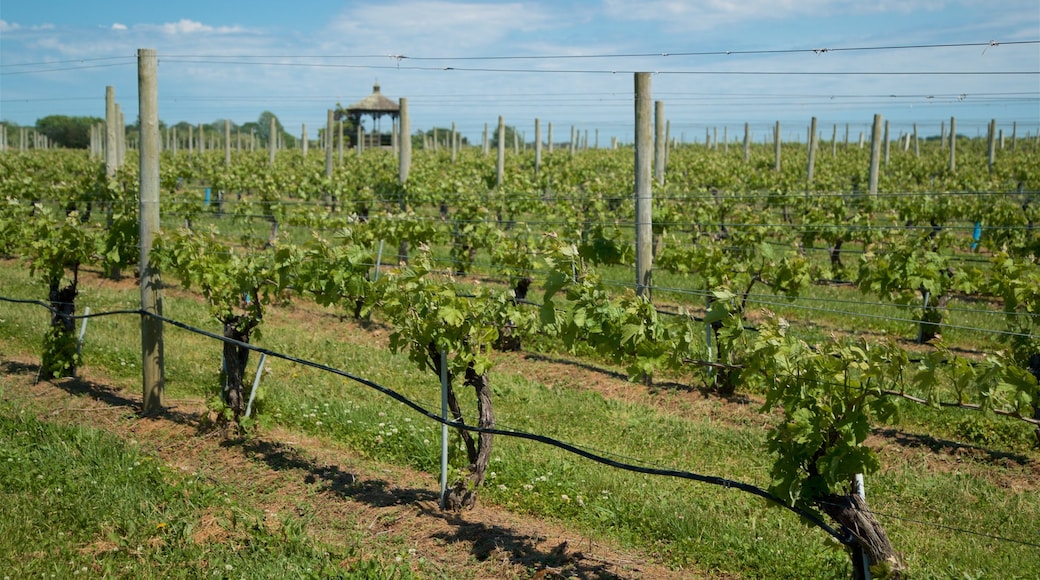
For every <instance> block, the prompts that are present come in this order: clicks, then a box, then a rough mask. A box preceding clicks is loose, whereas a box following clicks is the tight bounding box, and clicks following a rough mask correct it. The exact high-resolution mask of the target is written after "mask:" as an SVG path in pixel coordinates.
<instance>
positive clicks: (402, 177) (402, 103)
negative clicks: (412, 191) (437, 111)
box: [397, 97, 412, 263]
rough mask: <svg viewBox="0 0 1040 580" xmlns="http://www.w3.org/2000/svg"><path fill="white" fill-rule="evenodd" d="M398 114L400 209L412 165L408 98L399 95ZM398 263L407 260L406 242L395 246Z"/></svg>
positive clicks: (405, 199)
mask: <svg viewBox="0 0 1040 580" xmlns="http://www.w3.org/2000/svg"><path fill="white" fill-rule="evenodd" d="M398 114H399V115H400V116H401V156H400V158H399V159H398V161H397V183H398V184H399V185H400V186H401V202H400V208H401V211H404V210H406V209H407V208H408V200H407V198H406V197H405V192H406V185H407V183H408V170H409V169H411V167H412V121H411V118H410V117H409V116H408V99H407V98H406V97H401V98H400V100H399V103H398ZM397 261H398V263H401V262H407V261H408V242H407V241H403V242H401V245H399V246H398V248H397Z"/></svg>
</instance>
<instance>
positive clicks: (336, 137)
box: [329, 119, 343, 164]
mask: <svg viewBox="0 0 1040 580" xmlns="http://www.w3.org/2000/svg"><path fill="white" fill-rule="evenodd" d="M334 126H335V127H336V131H337V132H336V133H333V138H332V140H331V141H329V143H334V144H335V146H336V160H337V161H338V162H339V163H341V164H342V163H343V119H340V120H339V121H335V125H334Z"/></svg>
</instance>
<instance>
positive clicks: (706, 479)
mask: <svg viewBox="0 0 1040 580" xmlns="http://www.w3.org/2000/svg"><path fill="white" fill-rule="evenodd" d="M136 313H138V314H142V315H144V316H150V317H152V318H155V319H157V320H161V321H163V322H165V323H167V324H171V325H173V326H176V327H178V328H181V329H183V330H187V331H189V332H193V333H196V334H201V335H203V336H206V337H209V338H213V339H216V340H220V341H223V342H225V343H230V344H233V345H235V346H238V347H240V348H246V349H249V350H252V351H255V352H258V353H260V354H265V355H267V356H271V357H275V358H280V359H282V360H286V361H289V362H293V363H296V364H299V365H303V366H308V367H311V368H315V369H318V370H321V371H325V372H329V373H332V374H335V375H339V376H341V377H344V378H347V379H350V380H352V381H355V382H357V383H361V384H362V385H365V386H366V387H370V388H372V389H375V390H377V391H379V392H380V393H382V394H384V395H386V396H388V397H390V398H392V399H394V400H395V401H397V402H399V403H402V404H404V405H405V406H407V407H409V408H411V409H412V410H414V411H416V412H418V413H420V414H422V415H424V416H426V417H427V418H429V419H433V420H434V421H436V422H438V423H441V424H443V425H447V426H448V427H453V428H455V429H462V430H465V431H471V432H475V433H487V434H490V435H502V436H505V437H516V438H519V439H528V440H531V441H537V442H539V443H544V444H546V445H550V446H553V447H557V448H559V449H563V450H564V451H567V452H570V453H573V454H575V455H579V456H581V457H584V458H586V459H589V460H591V461H595V462H596V463H601V464H603V465H607V466H610V467H614V468H617V469H623V470H625V471H633V472H636V473H645V474H648V475H660V476H667V477H677V478H680V479H690V480H693V481H699V482H701V483H707V484H710V485H717V486H720V487H725V488H732V489H738V490H741V491H744V492H747V493H750V494H752V495H757V496H759V497H761V498H764V499H766V500H768V501H770V502H773V503H775V504H777V505H781V506H783V507H785V508H787V509H789V510H791V511H792V512H794V513H795V514H797V515H798V516H800V517H802V518H803V519H805V520H807V521H809V522H810V523H812V524H813V525H815V526H817V527H818V528H820V529H822V530H823V531H825V532H827V533H828V534H829V535H831V536H832V537H833V538H835V539H836V540H838V541H839V542H841V543H842V544H845V545H853V544H855V543H856V540H855V537H854V536H852V535H851V533H845V534H840V533H838V532H837V531H836V530H835V529H834V528H832V527H831V526H829V525H827V524H826V523H825V522H823V521H822V520H821V519H820V518H818V517H817V516H816V515H815V514H813V513H812V512H810V511H808V510H805V509H803V508H801V507H798V506H797V505H795V506H792V505H788V504H787V503H785V502H783V501H782V500H781V499H780V498H778V497H776V496H775V495H773V494H771V493H769V492H768V491H767V490H765V489H762V488H760V487H757V486H754V485H751V484H748V483H743V482H740V481H735V480H731V479H725V478H722V477H716V476H712V475H701V474H698V473H692V472H688V471H678V470H673V469H658V468H653V467H643V466H639V465H633V464H630V463H624V462H620V461H615V460H613V459H609V458H607V457H604V456H602V455H598V454H595V453H591V452H589V451H586V450H584V449H581V448H580V447H577V446H575V445H572V444H570V443H566V442H563V441H560V440H558V439H554V438H552V437H547V436H545V435H538V434H536V433H527V432H525V431H505V430H502V429H493V428H491V429H488V428H482V427H475V426H472V425H466V424H465V423H456V422H454V421H449V420H447V419H443V418H441V417H440V416H439V415H437V414H436V413H433V412H431V411H428V410H427V409H426V408H425V407H423V406H421V405H419V404H418V403H416V402H414V401H412V400H411V399H409V398H408V397H405V396H404V395H402V394H400V393H398V392H397V391H395V390H393V389H391V388H389V387H384V386H383V385H380V384H378V383H375V382H373V381H370V380H368V379H365V378H362V377H359V376H357V375H354V374H352V373H349V372H347V371H344V370H342V369H337V368H335V367H330V366H328V365H324V364H321V363H318V362H314V361H310V360H307V359H301V358H298V357H294V356H291V355H287V354H283V353H280V352H276V351H273V350H270V349H267V348H264V347H259V346H256V345H252V344H249V343H246V342H241V341H238V340H235V339H232V338H227V337H225V336H222V335H219V334H216V333H213V332H209V331H206V330H202V329H200V328H195V327H193V326H189V325H187V324H184V323H183V322H179V321H176V320H173V319H171V318H166V317H165V316H161V315H158V314H153V313H150V312H146V311H143V310H139V311H136Z"/></svg>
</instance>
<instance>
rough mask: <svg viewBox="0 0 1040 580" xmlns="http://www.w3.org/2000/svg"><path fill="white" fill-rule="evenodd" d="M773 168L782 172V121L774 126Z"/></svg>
mask: <svg viewBox="0 0 1040 580" xmlns="http://www.w3.org/2000/svg"><path fill="white" fill-rule="evenodd" d="M773 158H774V159H773V170H774V171H776V172H777V173H780V121H777V122H776V126H775V127H773Z"/></svg>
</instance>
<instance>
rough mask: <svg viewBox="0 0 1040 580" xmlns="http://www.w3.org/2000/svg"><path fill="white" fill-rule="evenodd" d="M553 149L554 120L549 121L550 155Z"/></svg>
mask: <svg viewBox="0 0 1040 580" xmlns="http://www.w3.org/2000/svg"><path fill="white" fill-rule="evenodd" d="M552 150H553V136H552V121H550V122H549V155H552Z"/></svg>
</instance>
